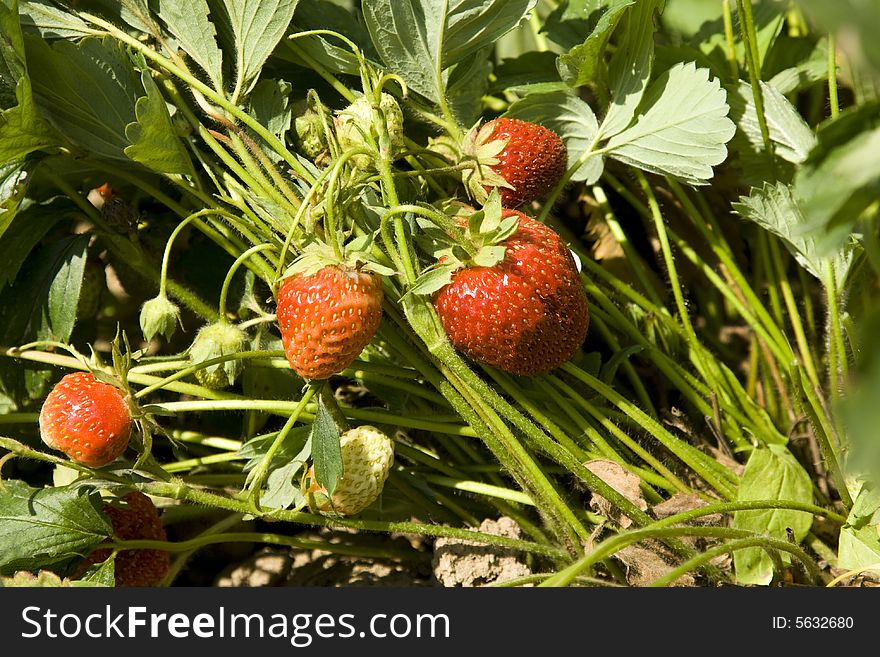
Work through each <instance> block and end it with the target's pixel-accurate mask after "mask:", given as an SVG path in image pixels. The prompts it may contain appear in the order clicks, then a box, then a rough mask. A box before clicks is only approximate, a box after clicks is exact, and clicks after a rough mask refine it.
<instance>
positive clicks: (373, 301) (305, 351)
mask: <svg viewBox="0 0 880 657" xmlns="http://www.w3.org/2000/svg"><path fill="white" fill-rule="evenodd" d="M383 298H384V295H383V293H382V281H381V280H380V278H379V276H378V275H376V274H374V273H372V272H367V271H361V270H355V269H343V268H340V267H336V266H326V267H324V268H322V269H320V270H319V271H318V272H317V273H315V274H311V275H308V276H306V275H302V274H295V275H293V276H291V277H289V278H287V279H286V280H285V281H284V283H282V285H281V288H280V289H279V290H278V298H277V310H276V313H277V316H278V327H279V328H280V329H281V342H282V345H283V346H284V352H285V354H286V355H287V360H288V362H289V363H290V367H291V368H292V369H293V371H295V372H296V373H297V374H299V375H300V376H301V377H303V378H305V379H315V380H322V379H327V378H329V377H331V376H332V375H334V374H336V373H338V372H341V371H342V370H344V369H345V368H346V367H348V366H349V365H351V363H352V362H353V361H354V359H355V358H357V357H358V355H359V354H360V353H361V351H363V349H364V347H366V346H367V345H368V344H369V343H370V340H372V339H373V336H374V335H375V333H376V330H377V329H378V328H379V322H380V321H381V319H382V300H383Z"/></svg>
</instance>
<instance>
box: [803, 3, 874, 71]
mask: <svg viewBox="0 0 880 657" xmlns="http://www.w3.org/2000/svg"><path fill="white" fill-rule="evenodd" d="M798 4H799V5H801V6H802V7H803V8H804V10H805V12H806V14H807V16H808V17H810V18H811V19H812V21H813V22H814V24H815V25H816V26H817V27H818V29H820V30H823V31H826V32H837V31H842V32H843V33H844V34H845V35H846V39H841V40H840V41H841V47H842V48H843V50H844V51H845V52H846V53H847V55H848V56H849V57H850V58H852V59H853V60H854V61H856V62H862V61H864V62H865V64H867V65H868V66H870V67H871V68H872V69H873V72H874V74H875V76H877V75H880V40H878V39H877V34H878V33H880V11H878V9H880V6H878V3H877V0H867V1H866V0H836V1H835V2H827V0H798Z"/></svg>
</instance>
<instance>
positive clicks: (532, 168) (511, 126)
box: [487, 118, 568, 208]
mask: <svg viewBox="0 0 880 657" xmlns="http://www.w3.org/2000/svg"><path fill="white" fill-rule="evenodd" d="M488 125H490V126H491V127H492V129H491V132H490V133H489V136H488V140H490V141H491V140H497V139H500V140H506V141H507V146H505V148H504V150H502V151H501V152H500V153H499V154H498V156H497V157H498V160H499V162H498V164H495V165H492V166H491V169H492V170H493V171H495V173H497V174H499V175H500V176H501V177H502V178H504V180H506V181H507V182H508V184H510V185H512V186H513V189H510V188H507V187H499V188H498V191H499V193H500V195H501V203H502V205H504V206H505V207H508V208H515V207H519V206H521V205H523V204H525V203H531V202H532V201H536V200H539V199H541V198H543V197H544V196H546V195H547V194H548V193H549V192H550V191H551V190H552V189H553V187H555V186H556V184H557V183H558V182H559V181H560V179H561V178H562V176H563V175H564V174H565V170H566V167H567V166H568V151H567V150H566V148H565V144H564V143H563V141H562V139H560V138H559V136H558V135H557V134H556V133H555V132H553V131H552V130H548V129H547V128H545V127H544V126H542V125H538V124H537V123H530V122H528V121H521V120H519V119H508V118H499V119H495V120H494V121H492V122H490V123H489V124H488ZM487 132H488V131H487ZM487 191H488V190H487Z"/></svg>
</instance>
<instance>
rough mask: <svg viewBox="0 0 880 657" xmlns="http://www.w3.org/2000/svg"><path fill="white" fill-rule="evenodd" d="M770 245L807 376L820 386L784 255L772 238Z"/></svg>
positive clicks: (772, 259)
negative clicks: (786, 269) (787, 272)
mask: <svg viewBox="0 0 880 657" xmlns="http://www.w3.org/2000/svg"><path fill="white" fill-rule="evenodd" d="M769 243H770V258H771V261H772V262H773V265H774V267H775V268H776V277H777V280H778V281H779V290H780V291H781V292H782V300H783V302H784V303H785V307H786V310H788V319H789V321H790V322H791V327H792V330H793V331H794V338H795V342H796V344H797V346H798V350H799V351H800V356H801V360H802V361H803V363H804V368H805V369H806V371H807V376H809V377H810V381H811V382H812V383H813V385H815V386H818V385H819V374H818V373H817V371H816V364H815V362H814V361H813V350H812V349H811V348H810V345H809V343H808V342H807V335H806V333H805V332H804V325H803V322H802V321H801V314H800V311H799V310H798V307H797V303H796V302H795V299H794V293H793V292H792V290H791V283H790V282H789V280H788V276H787V274H786V272H785V264H784V262H783V259H782V253H781V252H780V249H779V243H778V242H777V241H776V240H775V239H774V238H772V237H771V238H769ZM783 362H784V361H783Z"/></svg>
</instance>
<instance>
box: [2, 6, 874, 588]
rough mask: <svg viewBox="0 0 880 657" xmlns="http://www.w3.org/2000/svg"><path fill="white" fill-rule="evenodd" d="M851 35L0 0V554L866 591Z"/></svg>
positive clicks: (451, 11)
mask: <svg viewBox="0 0 880 657" xmlns="http://www.w3.org/2000/svg"><path fill="white" fill-rule="evenodd" d="M876 29H880V6H878V5H877V4H876V2H868V3H856V2H852V1H851V0H845V1H843V2H837V3H831V2H826V1H824V0H798V1H797V2H778V1H775V0H756V1H755V2H751V1H749V0H736V1H735V2H734V1H733V0H666V1H665V2H664V1H663V0H642V1H640V2H634V1H633V0H595V1H589V2H588V1H583V0H561V1H557V0H455V1H453V2H436V1H434V0H363V1H362V2H335V1H334V2H331V1H330V0H270V1H266V0H260V1H257V0H163V1H162V2H161V3H154V2H152V1H151V0H121V2H110V1H107V0H78V1H73V0H69V1H68V0H0V35H2V38H0V55H2V56H0V320H2V321H0V449H2V450H3V451H2V456H0V475H2V486H0V576H3V577H4V578H6V577H9V578H11V579H9V580H4V581H8V582H16V581H30V580H32V579H34V578H37V579H39V581H40V582H48V583H51V582H55V581H56V580H57V581H58V582H66V583H70V582H71V581H73V582H80V583H83V584H86V583H88V584H97V585H117V586H125V585H131V584H134V585H147V586H172V585H188V584H205V583H207V584H212V583H215V582H217V581H219V580H218V576H219V573H220V572H221V571H223V570H224V569H228V568H233V567H235V564H236V563H237V562H241V561H242V560H246V559H247V558H248V557H249V556H250V555H253V554H255V553H256V552H257V551H258V550H262V549H265V548H272V549H276V550H278V551H279V553H284V554H287V553H289V552H291V551H293V552H294V553H305V552H308V551H310V550H313V549H315V548H320V550H323V551H326V552H329V553H336V554H338V555H339V556H340V558H345V559H353V560H359V563H367V564H370V563H383V564H387V563H394V564H396V566H395V567H397V568H402V569H404V570H406V572H408V573H411V578H412V580H413V581H414V582H416V581H418V583H434V584H438V583H439V582H440V581H441V580H440V578H439V577H435V578H432V577H430V576H427V577H426V576H425V575H424V571H425V569H426V568H428V569H429V568H430V563H431V558H432V549H433V544H434V541H435V539H439V538H442V539H444V540H449V539H452V540H456V541H466V542H467V544H477V545H479V546H480V548H479V549H480V550H482V551H483V552H481V554H489V555H490V556H491V554H492V550H504V551H506V553H511V552H512V553H514V554H516V555H518V556H517V558H519V559H521V565H522V567H523V568H524V569H526V572H528V573H530V574H527V575H522V576H519V577H518V578H517V579H514V580H510V581H504V582H501V581H498V582H493V583H494V584H499V585H500V584H503V585H506V586H517V585H533V584H537V585H541V586H564V585H573V586H612V585H653V586H670V585H678V586H681V585H692V586H716V585H719V584H730V585H741V586H750V585H758V586H766V585H780V586H788V585H803V586H823V585H852V584H860V583H871V582H875V581H876V579H877V578H878V576H880V569H878V562H880V534H878V532H877V529H878V527H880V524H878V518H880V493H878V484H880V481H878V479H877V476H876V473H877V471H878V465H880V458H878V457H880V452H878V450H877V448H876V446H875V443H876V440H875V439H874V435H873V428H874V427H875V426H876V423H877V420H878V418H877V417H876V416H877V409H878V404H877V403H876V401H877V395H878V394H880V357H878V353H880V352H878V351H877V349H875V348H874V346H873V339H872V338H873V335H874V332H875V331H876V328H875V327H876V326H877V325H878V322H880V316H878V313H877V311H876V309H875V304H874V303H873V301H874V299H875V297H876V293H877V288H878V280H880V279H878V274H880V255H878V254H880V247H878V241H877V235H878V226H877V213H878V210H880V206H878V203H877V198H878V192H880V166H878V159H877V158H876V156H875V152H876V148H877V146H878V143H880V137H878V135H880V132H878V131H880V121H878V117H880V111H878V100H877V99H878V94H877V89H878V88H880V86H878V85H880V82H878V81H880V73H878V72H880V53H878V50H877V48H876V41H875V40H874V39H873V35H874V34H875V31H876ZM839 35H846V38H845V39H844V38H838V36H839ZM132 518H134V520H133V519H132ZM501 519H503V522H500V520H501ZM496 521H499V522H496ZM502 525H503V526H504V527H514V528H516V533H515V535H506V534H505V535H500V534H499V533H498V532H493V531H489V530H485V529H480V527H495V526H502ZM376 533H380V534H384V535H388V536H392V535H393V536H400V535H404V536H407V537H409V538H410V539H411V540H410V541H408V542H406V547H405V548H401V547H399V546H398V544H397V543H394V542H392V541H391V540H389V541H388V542H387V543H382V544H380V545H378V546H377V544H376V543H375V542H373V543H371V542H369V540H368V539H369V537H370V536H372V535H375V534H376ZM242 545H245V546H247V547H246V548H245V549H244V551H243V550H242V548H241V546H242ZM208 548H210V549H208ZM450 558H451V557H450ZM49 573H51V574H49ZM291 578H292V579H291V581H292V582H294V583H295V582H296V581H297V580H296V578H295V573H294V574H292V575H291ZM339 583H340V584H343V585H344V584H346V583H347V582H345V581H343V582H339Z"/></svg>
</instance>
